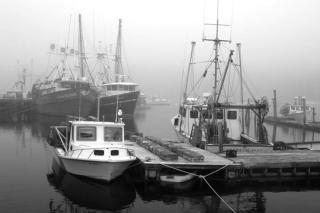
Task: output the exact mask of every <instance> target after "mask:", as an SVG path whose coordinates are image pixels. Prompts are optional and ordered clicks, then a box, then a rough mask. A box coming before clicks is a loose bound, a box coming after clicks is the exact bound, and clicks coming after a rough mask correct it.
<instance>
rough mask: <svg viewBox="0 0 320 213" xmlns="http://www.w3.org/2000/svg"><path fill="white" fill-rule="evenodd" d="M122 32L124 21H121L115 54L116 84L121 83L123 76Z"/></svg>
mask: <svg viewBox="0 0 320 213" xmlns="http://www.w3.org/2000/svg"><path fill="white" fill-rule="evenodd" d="M121 31H122V20H121V19H119V27H118V37H117V46H116V54H115V67H114V72H115V82H119V81H121V78H120V76H123V70H122V59H121Z"/></svg>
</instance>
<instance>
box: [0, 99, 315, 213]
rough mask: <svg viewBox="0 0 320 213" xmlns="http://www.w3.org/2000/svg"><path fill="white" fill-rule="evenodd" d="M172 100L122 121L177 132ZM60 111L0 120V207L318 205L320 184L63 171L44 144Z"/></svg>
mask: <svg viewBox="0 0 320 213" xmlns="http://www.w3.org/2000/svg"><path fill="white" fill-rule="evenodd" d="M177 108H178V107H177V106H174V105H166V106H152V107H151V108H150V109H146V110H140V111H138V112H137V113H136V115H135V117H134V119H131V120H129V121H127V122H126V128H127V129H128V130H130V131H138V132H142V133H143V134H144V135H152V136H157V137H161V138H170V139H176V136H175V133H174V131H173V128H172V127H171V124H170V119H171V118H172V116H174V115H175V113H176V112H177ZM60 121H61V119H60V118H54V117H43V116H36V117H33V118H32V119H27V120H25V121H20V122H18V121H8V120H6V121H1V122H0V168H1V171H0V189H1V190H0V212H6V213H15V212H25V213H27V212H32V213H33V212H50V213H55V212H70V213H73V212H137V213H138V212H139V213H140V212H153V213H157V212H159V213H160V212H161V213H162V212H172V213H175V212H203V213H205V212H216V213H222V212H232V211H233V210H234V211H235V212H250V213H252V212H270V213H271V212H272V213H275V212H283V211H287V212H290V213H295V212H297V213H298V212H319V209H320V202H318V201H319V197H320V183H318V182H311V181H296V182H277V183H271V184H270V183H263V182H261V183H259V184H257V183H246V184H242V185H241V186H239V185H236V186H228V185H224V186H222V185H215V184H213V185H212V186H213V188H214V189H215V190H216V192H217V193H218V194H219V195H220V196H221V198H222V199H223V200H225V201H226V202H227V203H228V205H229V206H230V207H231V208H232V209H233V210H231V209H230V208H229V207H228V206H226V205H225V203H224V202H223V201H222V200H221V198H220V197H218V196H217V195H215V193H213V191H212V190H211V189H210V188H209V187H208V186H207V185H206V184H204V183H203V182H201V181H194V182H188V183H185V184H177V185H168V184H164V183H150V184H146V183H143V182H136V181H135V180H134V178H132V177H131V176H130V175H128V174H125V175H123V176H122V177H120V178H119V179H117V180H115V181H113V182H111V183H104V182H99V181H94V180H90V179H87V178H80V177H77V176H73V175H70V174H68V173H66V172H64V171H63V170H62V169H61V168H59V166H58V165H57V164H56V162H55V161H53V158H52V153H51V151H50V146H49V145H48V144H47V136H48V133H49V126H50V125H55V124H59V123H60ZM267 130H268V133H269V136H268V137H269V140H271V139H272V138H275V139H276V140H277V141H285V142H302V141H312V140H315V141H320V135H319V133H314V132H309V131H303V130H297V129H292V128H289V127H283V126H277V127H273V126H270V125H269V126H267Z"/></svg>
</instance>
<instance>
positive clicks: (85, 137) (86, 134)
mask: <svg viewBox="0 0 320 213" xmlns="http://www.w3.org/2000/svg"><path fill="white" fill-rule="evenodd" d="M96 135H97V129H96V127H94V126H78V127H77V140H78V141H96Z"/></svg>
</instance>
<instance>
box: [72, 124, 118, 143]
mask: <svg viewBox="0 0 320 213" xmlns="http://www.w3.org/2000/svg"><path fill="white" fill-rule="evenodd" d="M70 142H71V143H73V144H74V145H79V146H82V145H86V144H88V143H90V146H91V145H93V144H96V145H104V144H106V143H108V144H109V145H112V144H119V143H123V142H124V124H123V123H113V122H97V121H71V122H70Z"/></svg>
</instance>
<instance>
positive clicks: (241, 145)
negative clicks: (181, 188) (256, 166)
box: [171, 17, 272, 153]
mask: <svg viewBox="0 0 320 213" xmlns="http://www.w3.org/2000/svg"><path fill="white" fill-rule="evenodd" d="M211 25H212V24H211ZM213 25H214V26H215V27H216V31H215V32H216V35H215V36H216V37H215V38H214V39H207V38H203V40H204V41H212V42H214V53H215V54H214V58H213V59H211V60H209V65H208V66H207V67H206V69H205V72H204V73H203V75H202V76H201V77H200V80H201V79H204V78H205V77H206V76H207V72H208V70H209V68H210V66H211V65H212V64H214V73H213V76H214V80H213V81H214V82H213V93H204V94H203V95H202V96H199V95H198V96H190V94H192V92H193V91H192V90H194V88H195V86H190V85H188V84H189V83H190V82H189V81H190V79H189V78H190V75H191V72H192V69H193V68H192V67H193V65H194V64H195V62H194V61H193V55H194V48H195V44H196V43H195V42H192V46H191V55H190V61H189V66H188V72H187V75H186V81H185V89H184V93H183V97H182V101H181V104H180V108H179V113H178V114H177V115H176V116H174V117H173V118H172V120H171V123H172V125H173V127H174V130H175V132H176V133H177V136H178V138H179V139H180V140H181V141H184V142H188V143H191V144H192V145H194V146H197V147H201V148H203V149H207V150H209V151H211V152H214V153H217V152H223V151H226V150H233V151H235V152H237V151H240V152H241V151H249V152H250V151H251V152H252V151H262V150H265V149H272V146H271V144H269V143H268V140H267V136H266V130H265V128H264V127H263V119H264V116H265V115H266V114H267V112H268V104H267V101H266V99H265V98H263V99H261V100H257V99H256V98H255V97H252V99H253V100H254V101H253V103H250V104H244V101H243V100H244V98H243V84H244V83H243V78H242V71H241V51H240V47H241V46H240V44H237V48H238V55H239V64H238V65H235V64H234V63H233V54H234V51H233V50H230V52H229V57H228V60H227V62H226V63H225V66H224V65H223V64H222V60H221V59H220V58H219V56H220V54H221V53H219V48H220V44H221V43H223V42H231V41H229V40H222V39H220V38H219V27H220V26H226V25H221V24H220V23H219V21H218V17H217V21H216V23H215V24H213ZM232 65H234V67H237V69H238V71H239V76H240V102H241V103H240V104H239V103H238V102H239V100H238V101H237V100H234V101H231V100H230V99H231V97H230V94H223V92H228V91H229V87H230V85H225V82H226V81H227V80H226V78H227V77H228V75H230V73H229V72H230V71H229V70H230V67H231V66H232ZM222 68H224V69H223V70H222ZM198 82H199V81H198ZM229 82H230V81H229ZM189 87H190V88H191V89H189ZM238 90H239V89H238ZM249 92H250V91H249ZM250 94H252V93H251V92H250ZM223 95H224V98H225V100H222V96H223ZM244 109H249V110H251V111H252V112H253V113H254V114H255V116H256V119H257V129H258V131H257V139H256V138H253V137H252V136H250V135H248V134H246V129H245V126H244V111H243V110H244ZM228 153H234V152H228Z"/></svg>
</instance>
